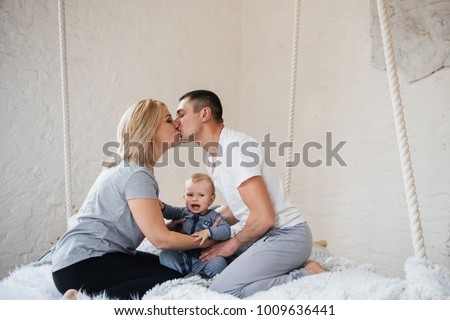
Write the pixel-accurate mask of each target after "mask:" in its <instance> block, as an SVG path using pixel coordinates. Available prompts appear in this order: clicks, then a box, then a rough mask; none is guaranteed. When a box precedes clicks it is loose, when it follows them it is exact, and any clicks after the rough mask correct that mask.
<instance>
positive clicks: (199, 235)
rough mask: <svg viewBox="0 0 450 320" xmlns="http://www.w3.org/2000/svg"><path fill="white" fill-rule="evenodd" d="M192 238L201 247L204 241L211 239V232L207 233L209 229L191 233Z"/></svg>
mask: <svg viewBox="0 0 450 320" xmlns="http://www.w3.org/2000/svg"><path fill="white" fill-rule="evenodd" d="M192 237H194V238H196V239H195V241H200V245H203V243H204V242H205V241H206V240H208V239H209V238H211V232H210V231H209V229H205V230H200V231H197V232H196V233H193V234H192Z"/></svg>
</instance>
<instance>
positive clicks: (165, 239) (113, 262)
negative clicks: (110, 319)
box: [52, 100, 212, 299]
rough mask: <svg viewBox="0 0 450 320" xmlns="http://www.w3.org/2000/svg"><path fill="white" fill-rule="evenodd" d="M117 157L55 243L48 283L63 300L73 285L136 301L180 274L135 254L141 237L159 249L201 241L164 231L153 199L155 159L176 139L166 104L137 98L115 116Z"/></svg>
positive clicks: (73, 289)
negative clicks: (118, 121)
mask: <svg viewBox="0 0 450 320" xmlns="http://www.w3.org/2000/svg"><path fill="white" fill-rule="evenodd" d="M117 135H118V141H119V143H120V146H119V154H120V158H119V157H117V158H116V159H115V160H114V161H113V162H112V163H111V165H110V168H108V169H106V170H104V171H103V172H102V173H101V174H100V175H99V177H98V178H97V180H96V181H95V183H94V185H93V186H92V188H91V190H90V191H89V193H88V195H87V197H86V199H85V201H84V203H83V205H82V206H81V208H80V212H79V216H78V223H77V225H76V226H75V227H73V228H72V229H70V230H68V231H67V233H65V234H64V235H63V236H62V237H61V239H60V240H59V241H58V243H57V245H56V246H55V252H54V254H53V258H52V268H53V270H52V271H53V281H54V283H55V285H56V287H57V288H58V290H59V291H60V292H61V293H65V296H64V297H65V298H75V296H76V293H77V291H78V290H83V291H84V292H86V293H88V294H100V293H103V292H104V293H106V295H108V296H109V297H111V298H119V299H131V298H142V296H143V295H144V294H145V292H147V291H148V290H149V289H151V288H152V287H154V286H155V285H157V284H160V283H162V282H164V281H167V280H171V279H175V278H179V277H181V276H182V275H181V274H180V273H178V272H176V271H174V270H172V269H169V268H167V267H164V266H162V265H160V263H159V259H158V257H157V256H155V255H153V254H149V253H144V252H138V251H136V248H137V247H138V246H139V245H140V243H141V242H142V240H143V239H144V237H146V238H147V239H148V240H149V241H150V242H151V243H152V244H153V245H154V246H155V247H156V248H158V249H172V250H187V249H194V248H199V247H207V246H209V245H211V244H212V242H211V241H208V243H204V244H203V245H202V246H200V244H199V242H196V241H195V240H194V239H193V238H192V237H190V236H188V235H184V234H181V233H177V232H173V231H170V230H168V229H167V227H166V225H165V222H164V218H163V215H162V213H161V209H160V205H159V202H158V194H159V189H158V183H157V182H156V179H155V176H154V174H153V167H154V164H155V163H156V162H157V161H158V159H159V158H160V156H161V155H162V154H163V153H164V152H165V151H167V150H168V149H169V148H171V147H173V146H176V145H178V144H179V133H178V131H177V124H175V122H174V121H173V119H172V116H171V115H170V113H169V111H168V110H167V107H166V106H165V105H164V103H162V102H160V101H156V100H141V101H139V102H137V103H136V104H135V105H133V106H132V107H131V108H130V109H129V110H128V111H126V112H125V114H124V115H123V116H122V119H121V120H120V123H119V126H118V129H117Z"/></svg>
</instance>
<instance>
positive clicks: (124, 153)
mask: <svg viewBox="0 0 450 320" xmlns="http://www.w3.org/2000/svg"><path fill="white" fill-rule="evenodd" d="M165 106H166V105H165V104H164V103H163V102H161V101H158V100H153V99H146V100H140V101H138V102H137V103H135V104H134V105H133V106H131V107H130V108H129V109H128V110H127V111H126V112H125V113H124V114H123V116H122V118H121V119H120V121H119V125H118V126H117V141H118V142H119V150H118V153H119V155H120V158H119V159H117V158H116V159H115V160H114V161H113V163H112V164H111V166H112V167H114V166H116V165H118V164H119V163H120V161H124V163H125V164H127V163H130V162H131V163H134V164H138V165H139V166H145V167H147V168H149V169H151V168H152V167H153V166H154V164H155V161H156V160H158V159H153V137H154V135H155V132H156V129H157V128H158V125H159V123H160V121H161V119H162V116H163V114H162V109H163V107H165Z"/></svg>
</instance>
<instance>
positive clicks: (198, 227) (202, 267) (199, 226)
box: [159, 173, 231, 278]
mask: <svg viewBox="0 0 450 320" xmlns="http://www.w3.org/2000/svg"><path fill="white" fill-rule="evenodd" d="M183 197H184V201H185V204H186V206H185V207H173V206H170V205H167V204H165V203H161V209H162V212H163V215H164V218H165V219H169V220H178V219H181V218H185V219H186V220H185V222H184V223H183V225H182V226H181V232H182V233H184V234H189V235H192V236H193V237H196V238H197V239H196V240H197V241H200V243H202V244H203V242H204V241H205V240H206V239H212V240H218V241H224V240H228V239H229V238H230V236H231V228H230V226H229V225H228V223H226V222H225V220H223V219H221V216H220V214H219V213H218V212H216V211H214V210H210V209H209V207H210V206H211V204H212V203H213V202H214V199H215V197H216V195H215V187H214V183H213V182H212V180H211V178H210V177H209V176H208V175H207V174H204V173H195V174H193V175H192V176H191V178H190V179H188V180H186V183H185V191H184V196H183ZM201 250H202V249H194V250H185V251H174V250H162V251H161V253H160V256H159V259H160V262H161V264H162V265H164V266H167V267H169V268H172V269H174V270H176V271H178V272H180V273H182V274H183V275H187V274H189V273H198V274H200V275H202V276H205V277H208V278H212V277H214V276H215V275H217V274H219V273H220V272H221V271H222V270H223V269H225V267H226V266H227V262H226V260H225V258H223V257H215V258H213V259H211V260H208V261H200V259H199V256H200V253H201Z"/></svg>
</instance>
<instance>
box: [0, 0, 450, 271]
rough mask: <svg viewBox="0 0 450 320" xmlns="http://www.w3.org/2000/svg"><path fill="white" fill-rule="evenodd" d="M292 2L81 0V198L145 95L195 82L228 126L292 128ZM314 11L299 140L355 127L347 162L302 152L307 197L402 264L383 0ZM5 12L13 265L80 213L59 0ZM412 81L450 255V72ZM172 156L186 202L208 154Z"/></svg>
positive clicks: (350, 245) (5, 132) (5, 253)
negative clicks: (66, 113) (381, 46)
mask: <svg viewBox="0 0 450 320" xmlns="http://www.w3.org/2000/svg"><path fill="white" fill-rule="evenodd" d="M293 10H294V2H293V1H287V0H284V1H275V0H262V1H261V0H245V1H238V0H234V1H227V0H220V1H219V0H215V1H205V0H195V1H183V0H169V1H167V0H166V1H164V0H159V1H156V0H154V1H144V0H133V1H127V2H126V5H125V4H124V2H123V1H119V0H114V1H106V0H96V1H87V0H78V1H76V0H66V19H67V21H66V22H67V46H68V48H67V50H68V68H69V95H70V100H69V103H70V108H71V114H70V117H71V118H70V119H71V134H72V148H73V151H72V161H73V162H72V163H73V168H72V169H73V170H72V171H73V201H74V205H75V208H79V206H80V205H81V202H82V200H83V197H84V195H85V194H86V192H87V190H88V188H89V187H90V185H91V184H92V182H93V180H94V179H95V177H96V176H97V174H98V172H99V170H100V169H101V166H100V164H101V161H103V160H105V157H104V156H103V154H102V146H103V144H104V143H105V142H107V141H111V140H114V138H115V129H116V125H117V121H118V119H119V118H120V116H121V113H122V112H123V111H124V110H125V108H127V107H128V106H129V105H130V104H132V103H134V102H135V101H136V100H138V99H140V98H146V97H153V98H158V99H160V100H163V101H165V102H166V103H167V104H168V105H169V108H170V109H171V110H172V111H174V110H175V107H176V103H177V98H178V97H179V96H180V95H181V94H183V93H184V92H186V91H188V90H191V89H196V88H201V87H202V88H207V89H212V90H214V91H216V92H217V93H218V94H219V95H220V97H221V98H222V102H223V104H224V107H225V121H226V125H228V126H230V127H234V128H237V129H242V130H245V131H247V132H248V133H250V134H251V135H253V136H255V138H257V139H260V140H261V141H262V139H263V137H264V136H265V135H266V134H267V133H270V134H271V138H272V141H276V142H277V145H279V143H281V142H283V141H284V140H285V139H286V136H287V110H288V102H289V85H290V84H289V80H290V62H291V45H292V22H293V17H294V12H293ZM301 10H302V13H301V35H300V50H299V70H298V89H297V110H296V131H295V144H294V147H295V150H296V151H298V152H302V146H303V145H304V144H305V143H307V142H309V141H317V142H319V143H321V144H322V145H325V133H326V132H333V139H334V145H336V144H337V143H338V142H339V141H340V140H345V141H347V142H346V144H345V145H344V147H343V148H342V149H341V150H342V151H341V152H340V155H341V156H342V158H343V159H344V160H345V161H346V163H347V165H348V166H346V167H341V166H339V165H336V163H334V164H333V166H331V167H327V166H325V165H322V166H319V167H317V168H310V167H307V166H305V165H304V164H300V165H299V166H297V167H295V168H294V170H293V182H292V187H291V188H292V191H291V193H292V197H293V199H294V201H295V202H296V203H297V204H298V205H299V206H300V207H301V209H302V210H303V212H304V213H305V215H306V217H307V219H308V221H309V222H310V224H311V226H312V229H313V232H314V237H315V238H316V239H326V240H328V243H329V248H330V250H331V251H332V252H333V253H334V254H336V255H340V256H344V257H347V258H349V259H351V260H354V261H357V262H370V263H373V264H374V266H375V267H376V269H377V271H379V272H381V273H384V274H387V275H399V276H401V275H402V273H403V263H404V260H405V258H406V257H408V256H411V255H413V250H412V246H411V236H410V230H409V222H408V213H407V209H406V204H405V198H404V193H403V185H402V177H401V170H400V162H399V157H398V152H397V145H396V140H395V139H396V138H395V131H394V127H393V116H392V109H391V106H390V97H389V93H388V86H387V79H386V75H385V72H384V71H380V70H377V69H375V68H374V67H372V66H371V61H370V58H371V38H370V27H371V16H370V1H369V0H366V1H357V0H342V1H331V0H314V1H302V7H301ZM0 15H1V16H0V18H1V24H0V26H1V27H0V39H1V42H0V43H1V47H0V55H1V56H0V77H1V78H0V97H1V109H0V127H1V133H2V134H1V139H0V146H1V147H2V158H1V159H0V161H1V166H2V169H3V171H2V172H3V173H2V178H3V179H2V180H3V181H2V182H3V183H2V185H1V187H0V190H1V192H0V205H1V207H2V208H3V210H2V212H1V214H0V221H1V223H0V277H2V276H6V275H7V274H8V272H9V271H10V270H12V269H13V268H14V266H17V265H21V264H24V263H28V262H31V261H35V260H36V259H37V258H38V257H39V256H40V254H41V253H43V252H44V251H45V250H46V249H48V248H49V247H50V246H51V244H52V243H54V242H55V241H56V240H57V238H58V236H59V235H60V234H61V233H62V232H63V231H64V229H65V223H66V222H65V213H64V179H63V176H64V168H63V145H62V113H61V107H60V78H59V51H58V50H59V48H58V33H57V31H58V27H57V7H56V1H50V0H46V1H44V0H42V1H37V0H29V1H15V0H6V1H2V2H0ZM400 80H401V81H402V83H401V85H402V94H403V99H404V105H405V117H406V124H407V127H408V132H409V136H410V144H411V152H412V160H413V165H414V170H415V171H414V173H415V176H416V182H417V192H418V197H419V204H420V206H421V211H422V220H423V224H422V225H423V229H424V235H425V241H426V242H425V245H426V248H427V253H428V256H429V258H430V259H432V260H433V261H436V262H439V263H442V264H444V265H446V266H447V267H450V254H449V241H450V235H449V228H450V215H449V211H450V210H449V209H450V194H449V190H450V169H449V167H448V165H447V162H448V160H449V159H450V150H449V144H450V126H449V116H450V114H449V113H450V111H449V108H448V101H450V93H449V90H446V88H448V87H449V84H450V72H449V71H448V70H446V69H444V70H442V71H440V72H437V73H435V74H434V75H432V76H430V77H428V78H425V79H424V80H421V81H418V82H415V83H413V84H409V83H406V82H404V81H403V79H402V74H401V73H400ZM187 153H188V150H187V148H182V150H181V154H182V159H184V160H186V159H187V156H188V155H187ZM273 153H274V159H277V160H278V164H279V166H278V169H279V171H280V173H281V174H284V167H283V158H282V157H277V154H276V152H275V150H273ZM195 154H196V157H197V159H198V160H201V158H200V157H199V150H195ZM170 155H171V157H172V156H173V153H170ZM310 157H311V160H315V159H316V158H320V159H324V150H320V151H318V152H316V153H311V154H310ZM171 159H172V158H170V159H169V163H170V165H169V166H168V167H164V168H160V169H159V170H158V171H157V172H156V175H157V178H158V180H159V182H160V188H161V197H162V198H163V199H166V200H167V201H171V202H174V203H181V192H182V189H183V180H184V178H185V177H187V176H188V175H189V174H190V173H192V172H193V171H197V170H200V171H203V170H204V169H203V168H192V167H190V166H189V165H187V167H186V168H179V167H177V166H175V165H174V164H173V161H170V160H171ZM172 160H173V159H172ZM220 201H221V199H219V202H220Z"/></svg>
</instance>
